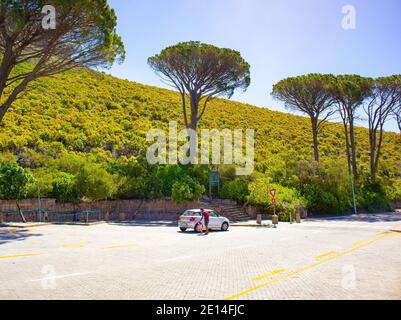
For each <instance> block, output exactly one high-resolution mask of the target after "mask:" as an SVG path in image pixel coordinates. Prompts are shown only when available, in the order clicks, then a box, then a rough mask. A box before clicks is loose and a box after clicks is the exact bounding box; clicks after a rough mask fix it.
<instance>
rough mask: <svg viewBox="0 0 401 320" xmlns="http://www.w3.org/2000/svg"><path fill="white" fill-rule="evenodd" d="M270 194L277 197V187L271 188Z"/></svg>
mask: <svg viewBox="0 0 401 320" xmlns="http://www.w3.org/2000/svg"><path fill="white" fill-rule="evenodd" d="M270 195H271V196H272V198H275V197H276V189H270Z"/></svg>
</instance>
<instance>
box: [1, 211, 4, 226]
mask: <svg viewBox="0 0 401 320" xmlns="http://www.w3.org/2000/svg"><path fill="white" fill-rule="evenodd" d="M3 223H4V218H3V214H2V213H0V224H3Z"/></svg>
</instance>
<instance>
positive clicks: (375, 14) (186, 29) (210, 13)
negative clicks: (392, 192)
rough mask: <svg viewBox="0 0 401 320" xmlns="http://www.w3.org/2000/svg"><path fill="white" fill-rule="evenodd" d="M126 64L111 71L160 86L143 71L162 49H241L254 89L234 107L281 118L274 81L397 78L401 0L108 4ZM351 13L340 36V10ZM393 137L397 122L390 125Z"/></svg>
mask: <svg viewBox="0 0 401 320" xmlns="http://www.w3.org/2000/svg"><path fill="white" fill-rule="evenodd" d="M109 3H110V5H111V7H113V8H114V9H115V11H116V13H117V16H118V31H119V33H120V35H121V36H122V38H123V40H124V43H125V46H126V51H127V58H126V61H125V63H124V64H122V65H116V66H114V67H113V68H112V69H111V70H110V71H109V72H110V73H111V74H113V75H115V76H117V77H120V78H123V79H128V80H132V81H137V82H141V83H145V84H150V85H154V86H159V87H165V86H164V85H163V84H162V83H161V82H160V80H159V78H158V77H157V76H156V75H155V74H154V72H153V71H152V70H151V69H150V68H149V67H148V65H147V58H148V57H149V56H152V55H154V54H156V53H158V52H160V50H162V49H163V48H164V47H166V46H169V45H173V44H176V43H178V42H182V41H189V40H198V41H202V42H206V43H210V44H214V45H217V46H220V47H228V48H233V49H236V50H239V51H240V52H241V54H242V56H243V57H244V58H245V59H246V60H247V61H248V62H249V63H250V64H251V67H252V69H251V72H252V75H251V76H252V83H251V86H250V87H249V89H248V91H247V92H246V93H241V94H240V93H238V94H235V96H234V97H233V99H234V100H238V101H242V102H246V103H250V104H254V105H257V106H260V107H267V108H269V109H273V110H281V111H284V110H285V109H284V107H283V105H282V104H281V103H279V102H277V101H274V100H273V99H272V98H271V96H270V92H271V89H272V86H273V84H274V83H276V82H277V81H279V80H281V79H283V78H285V77H288V76H295V75H301V74H306V73H311V72H319V73H334V74H341V73H356V74H360V75H363V76H371V77H377V76H384V75H390V74H400V73H401V59H400V56H401V39H400V35H401V0H128V1H126V0H109ZM345 5H353V6H354V7H355V9H356V29H355V30H344V29H343V28H342V26H341V22H342V19H343V17H344V15H343V13H342V12H341V11H342V8H343V6H345ZM388 129H390V130H394V131H395V130H396V124H395V122H394V123H392V124H391V125H389V126H388Z"/></svg>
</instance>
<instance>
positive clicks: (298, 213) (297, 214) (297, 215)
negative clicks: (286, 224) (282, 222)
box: [295, 206, 302, 223]
mask: <svg viewBox="0 0 401 320" xmlns="http://www.w3.org/2000/svg"><path fill="white" fill-rule="evenodd" d="M295 210H296V211H295V221H296V222H297V223H301V210H302V208H301V206H296V207H295Z"/></svg>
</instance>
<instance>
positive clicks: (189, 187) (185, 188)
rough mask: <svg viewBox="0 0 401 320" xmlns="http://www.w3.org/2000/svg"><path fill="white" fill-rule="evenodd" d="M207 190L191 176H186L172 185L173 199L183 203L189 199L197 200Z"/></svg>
mask: <svg viewBox="0 0 401 320" xmlns="http://www.w3.org/2000/svg"><path fill="white" fill-rule="evenodd" d="M204 192H205V187H204V186H202V185H201V184H200V183H199V182H198V181H196V180H194V179H192V178H191V177H189V176H184V177H183V178H182V179H181V180H178V181H176V182H175V183H174V184H173V186H172V199H173V201H174V202H175V203H178V204H181V203H185V202H187V201H195V200H197V199H199V197H200V196H201V195H202V194H203V193H204Z"/></svg>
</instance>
